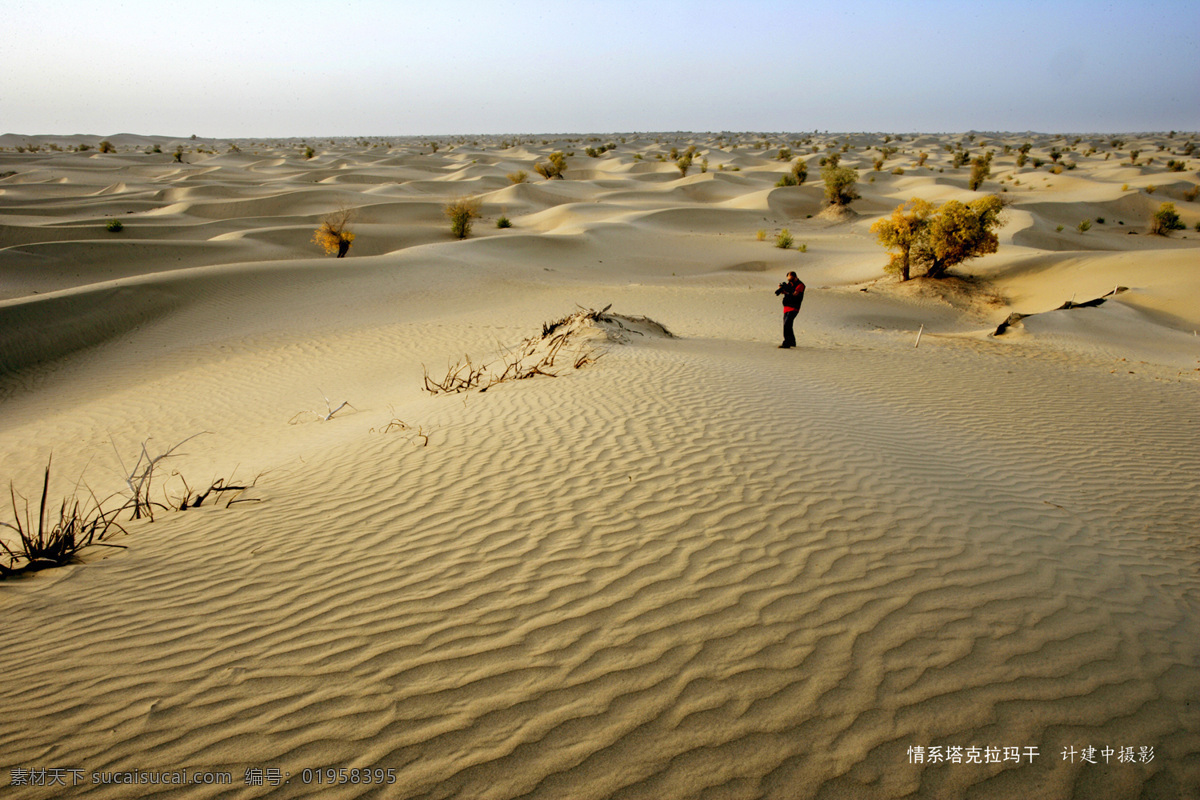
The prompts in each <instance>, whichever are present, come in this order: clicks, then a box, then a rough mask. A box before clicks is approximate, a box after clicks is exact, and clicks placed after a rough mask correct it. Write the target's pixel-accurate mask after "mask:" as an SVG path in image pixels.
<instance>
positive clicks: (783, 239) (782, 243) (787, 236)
mask: <svg viewBox="0 0 1200 800" xmlns="http://www.w3.org/2000/svg"><path fill="white" fill-rule="evenodd" d="M795 243H796V240H795V238H793V237H792V234H791V231H789V230H788V229H787V228H784V229H783V230H781V231H780V232H779V235H778V236H776V237H775V246H776V247H778V248H779V249H780V250H787V249H788V248H789V247H791V246H792V245H794V244H795Z"/></svg>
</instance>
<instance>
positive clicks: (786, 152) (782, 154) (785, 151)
mask: <svg viewBox="0 0 1200 800" xmlns="http://www.w3.org/2000/svg"><path fill="white" fill-rule="evenodd" d="M775 157H776V158H777V159H779V160H780V161H791V160H792V150H791V148H790V147H781V148H779V155H777V156H775Z"/></svg>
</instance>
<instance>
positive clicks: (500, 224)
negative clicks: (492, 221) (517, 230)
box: [496, 214, 512, 228]
mask: <svg viewBox="0 0 1200 800" xmlns="http://www.w3.org/2000/svg"><path fill="white" fill-rule="evenodd" d="M496 227H497V228H511V227H512V220H511V219H509V218H508V217H506V216H505V215H503V214H501V215H500V218H499V219H497V220H496Z"/></svg>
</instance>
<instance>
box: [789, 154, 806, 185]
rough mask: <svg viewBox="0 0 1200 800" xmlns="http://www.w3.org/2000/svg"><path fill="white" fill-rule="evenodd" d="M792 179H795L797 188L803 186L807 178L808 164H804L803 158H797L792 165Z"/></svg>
mask: <svg viewBox="0 0 1200 800" xmlns="http://www.w3.org/2000/svg"><path fill="white" fill-rule="evenodd" d="M792 177H793V178H795V179H796V185H797V186H801V185H803V183H804V181H805V180H806V179H807V178H808V164H806V163H805V162H804V159H803V158H797V159H796V161H795V163H794V164H792Z"/></svg>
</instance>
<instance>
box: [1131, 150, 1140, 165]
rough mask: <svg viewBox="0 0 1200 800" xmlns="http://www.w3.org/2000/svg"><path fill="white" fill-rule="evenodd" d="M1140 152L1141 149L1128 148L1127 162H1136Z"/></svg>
mask: <svg viewBox="0 0 1200 800" xmlns="http://www.w3.org/2000/svg"><path fill="white" fill-rule="evenodd" d="M1141 152H1142V151H1141V150H1130V151H1129V163H1130V164H1136V163H1137V159H1138V156H1139V155H1140V154H1141Z"/></svg>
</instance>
